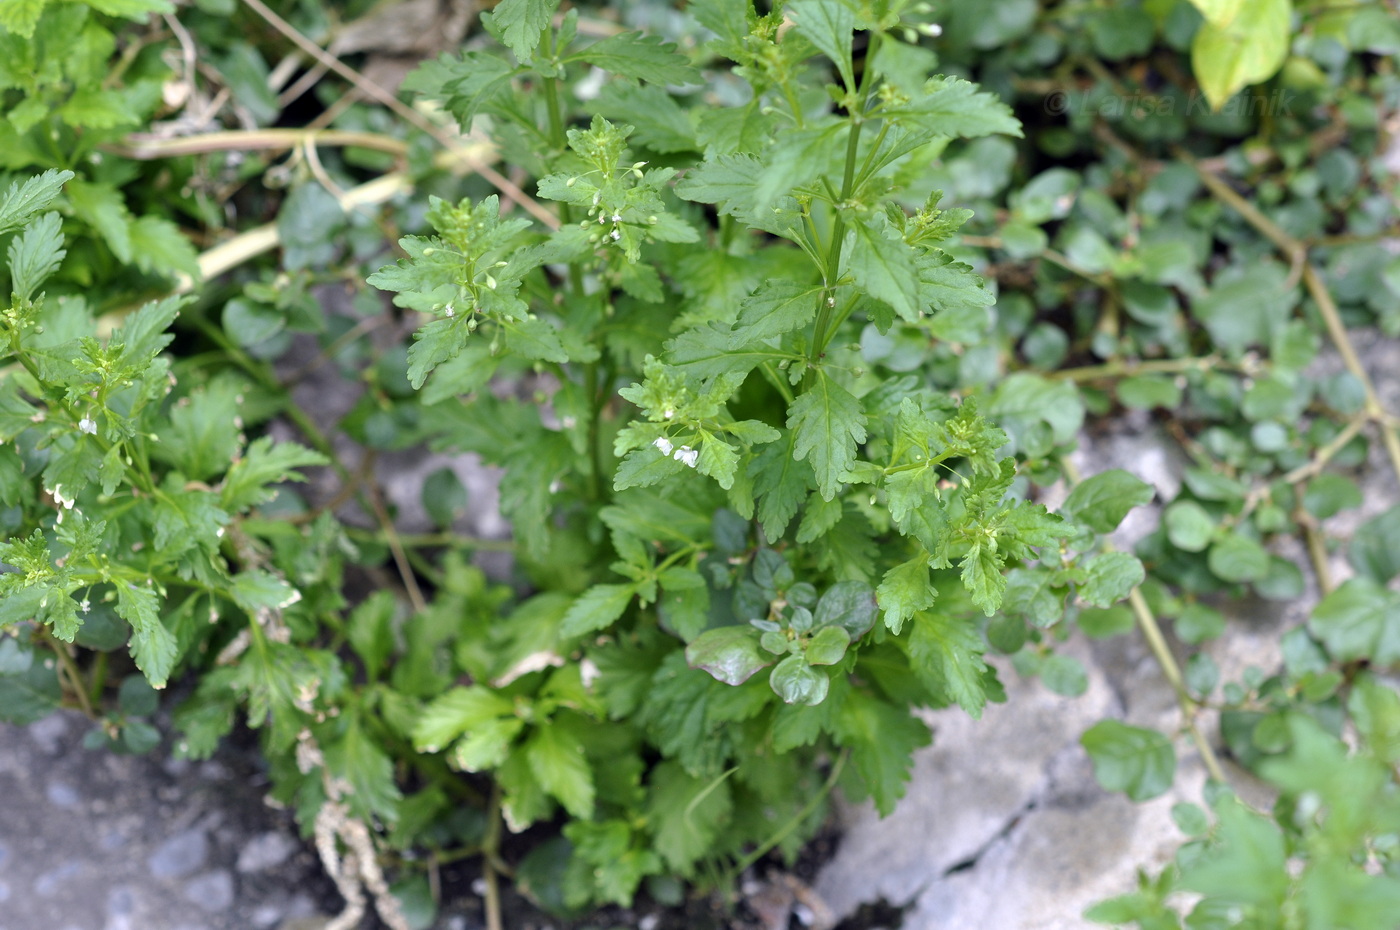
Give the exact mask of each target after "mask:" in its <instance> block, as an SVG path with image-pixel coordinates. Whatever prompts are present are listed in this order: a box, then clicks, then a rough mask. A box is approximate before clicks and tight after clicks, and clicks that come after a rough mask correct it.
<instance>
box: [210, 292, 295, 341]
mask: <svg viewBox="0 0 1400 930" xmlns="http://www.w3.org/2000/svg"><path fill="white" fill-rule="evenodd" d="M285 325H286V319H285V318H284V317H283V315H282V311H280V310H277V309H275V308H273V307H269V306H266V305H264V304H260V303H256V302H254V301H251V300H246V299H244V298H242V297H235V298H234V299H233V300H230V301H229V302H228V303H227V304H226V305H225V306H224V332H226V333H228V335H229V338H231V339H233V341H234V342H236V343H238V344H239V345H240V346H243V347H244V348H247V347H248V346H253V345H257V344H258V343H260V342H266V341H267V340H269V339H271V338H272V337H273V336H275V335H277V334H278V333H280V332H281V331H282V327H283V326H285Z"/></svg>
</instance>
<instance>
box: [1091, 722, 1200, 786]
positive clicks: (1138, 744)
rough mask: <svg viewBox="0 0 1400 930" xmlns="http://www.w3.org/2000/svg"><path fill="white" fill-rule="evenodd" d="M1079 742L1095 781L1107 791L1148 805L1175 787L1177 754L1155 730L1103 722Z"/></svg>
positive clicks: (1096, 725) (1167, 740)
mask: <svg viewBox="0 0 1400 930" xmlns="http://www.w3.org/2000/svg"><path fill="white" fill-rule="evenodd" d="M1079 742H1080V744H1081V745H1082V746H1083V747H1084V750H1085V751H1086V752H1088V753H1089V758H1090V759H1092V760H1093V762H1094V778H1095V779H1097V780H1098V783H1099V784H1100V785H1102V786H1103V787H1104V789H1105V790H1107V791H1123V792H1126V793H1127V795H1128V797H1129V798H1131V799H1132V800H1134V801H1147V800H1150V799H1152V798H1155V797H1157V796H1158V795H1160V794H1162V793H1163V792H1165V791H1166V790H1167V789H1168V788H1170V787H1171V786H1172V779H1173V778H1174V777H1175V776H1176V751H1175V750H1173V749H1172V744H1171V741H1170V740H1169V739H1167V738H1166V737H1165V736H1163V735H1162V734H1161V733H1158V732H1157V731H1156V730H1147V729H1143V728H1142V727H1134V726H1129V725H1128V724H1126V723H1123V722H1121V721H1118V720H1103V721H1100V722H1099V723H1096V724H1094V726H1092V727H1091V728H1090V729H1089V730H1088V731H1087V732H1085V734H1084V735H1083V736H1081V737H1080V738H1079Z"/></svg>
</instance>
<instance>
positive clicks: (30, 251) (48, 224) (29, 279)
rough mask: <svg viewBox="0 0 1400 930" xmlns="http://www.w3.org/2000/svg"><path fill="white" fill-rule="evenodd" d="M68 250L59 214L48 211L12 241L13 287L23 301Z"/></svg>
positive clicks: (28, 297) (50, 272)
mask: <svg viewBox="0 0 1400 930" xmlns="http://www.w3.org/2000/svg"><path fill="white" fill-rule="evenodd" d="M67 254H68V252H67V251H66V250H65V249H64V248H63V230H62V228H61V220H60V219H59V216H58V214H57V213H45V214H44V215H43V216H41V217H39V218H38V219H37V220H34V221H33V222H31V223H29V224H28V225H27V226H26V227H25V230H24V234H23V235H21V236H18V237H16V238H15V239H13V240H11V241H10V249H9V255H8V257H9V263H10V290H12V291H13V292H14V293H15V294H16V295H17V296H18V297H19V299H20V300H21V301H26V300H30V299H32V298H33V297H34V295H35V293H36V292H37V291H38V290H39V287H40V286H41V285H42V284H43V283H44V281H46V280H47V279H48V277H49V276H50V275H51V274H53V273H54V272H55V271H57V270H58V266H59V264H60V263H62V261H63V258H64V256H66V255H67Z"/></svg>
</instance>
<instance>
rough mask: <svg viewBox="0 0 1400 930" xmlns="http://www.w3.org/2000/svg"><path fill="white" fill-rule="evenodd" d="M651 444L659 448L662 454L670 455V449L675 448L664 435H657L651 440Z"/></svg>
mask: <svg viewBox="0 0 1400 930" xmlns="http://www.w3.org/2000/svg"><path fill="white" fill-rule="evenodd" d="M651 444H652V445H653V446H656V448H658V449H660V450H661V454H662V455H670V454H671V450H672V449H674V448H675V446H673V445H671V440H669V439H667V438H666V437H665V436H657V437H656V438H655V439H653V440H652V442H651Z"/></svg>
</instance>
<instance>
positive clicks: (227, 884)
mask: <svg viewBox="0 0 1400 930" xmlns="http://www.w3.org/2000/svg"><path fill="white" fill-rule="evenodd" d="M185 900H186V901H189V902H190V903H191V904H194V905H197V906H198V907H199V908H201V909H202V910H205V911H208V912H209V913H211V914H218V913H221V912H223V911H226V910H228V908H229V905H231V904H233V876H232V875H231V874H230V873H229V872H228V871H227V870H226V869H219V870H217V871H214V872H206V873H204V874H203V875H200V876H197V877H195V878H192V879H190V880H189V882H187V883H186V884H185Z"/></svg>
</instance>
